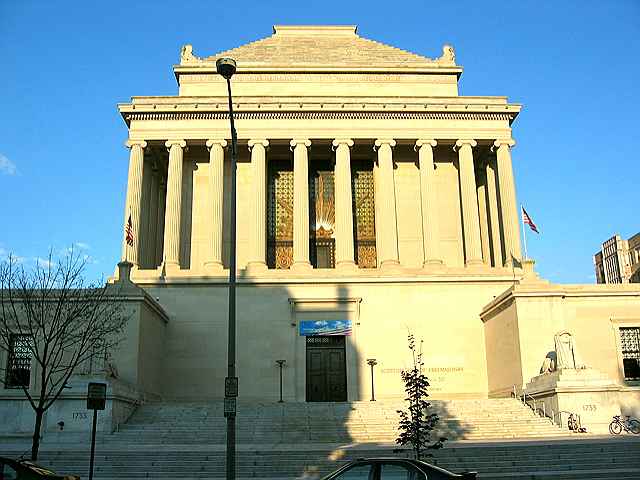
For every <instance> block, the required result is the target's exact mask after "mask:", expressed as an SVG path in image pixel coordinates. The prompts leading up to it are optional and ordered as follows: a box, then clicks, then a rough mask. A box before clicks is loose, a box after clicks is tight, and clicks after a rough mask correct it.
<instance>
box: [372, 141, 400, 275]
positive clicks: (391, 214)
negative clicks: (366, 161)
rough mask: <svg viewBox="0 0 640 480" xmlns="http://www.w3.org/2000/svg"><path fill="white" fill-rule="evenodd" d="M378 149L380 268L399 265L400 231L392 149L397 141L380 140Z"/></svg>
mask: <svg viewBox="0 0 640 480" xmlns="http://www.w3.org/2000/svg"><path fill="white" fill-rule="evenodd" d="M375 146H376V148H377V149H378V178H377V180H376V187H377V188H378V190H377V191H376V192H375V202H376V205H378V208H377V209H376V213H378V214H379V215H380V222H376V226H378V225H380V230H381V231H380V236H379V237H378V240H379V241H380V245H378V246H377V247H376V250H377V253H378V258H379V259H380V261H379V264H380V267H390V266H395V265H399V264H400V262H399V260H398V229H397V220H396V192H395V184H394V180H393V153H392V150H391V149H392V148H393V147H395V146H396V141H395V140H393V139H391V138H385V139H382V138H380V139H378V140H376V143H375Z"/></svg>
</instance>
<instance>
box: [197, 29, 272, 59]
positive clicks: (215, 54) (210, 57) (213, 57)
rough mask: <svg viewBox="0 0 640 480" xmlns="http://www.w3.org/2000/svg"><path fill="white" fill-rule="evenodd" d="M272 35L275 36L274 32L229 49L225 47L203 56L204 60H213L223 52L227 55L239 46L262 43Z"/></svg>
mask: <svg viewBox="0 0 640 480" xmlns="http://www.w3.org/2000/svg"><path fill="white" fill-rule="evenodd" d="M273 37H275V33H274V34H271V35H269V36H268V37H263V38H259V39H258V40H253V41H252V42H249V43H244V44H242V45H239V46H237V47H233V48H229V49H227V50H223V51H221V52H218V53H214V54H213V55H209V56H208V57H204V60H211V59H213V60H215V59H216V58H217V57H219V56H220V55H223V54H227V55H229V54H230V53H231V52H233V51H236V50H238V49H240V48H245V47H249V46H254V45H256V44H258V43H262V42H264V41H266V40H270V39H272V38H273Z"/></svg>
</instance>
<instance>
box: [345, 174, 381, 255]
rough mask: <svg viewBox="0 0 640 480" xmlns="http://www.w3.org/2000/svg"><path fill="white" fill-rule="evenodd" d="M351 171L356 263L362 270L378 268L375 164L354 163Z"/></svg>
mask: <svg viewBox="0 0 640 480" xmlns="http://www.w3.org/2000/svg"><path fill="white" fill-rule="evenodd" d="M351 171H352V174H351V183H352V188H351V191H352V199H353V217H354V219H353V220H354V221H353V228H354V230H355V235H354V238H355V249H356V262H357V263H358V266H359V267H360V268H376V266H377V255H376V226H375V225H376V218H375V189H374V183H373V162H371V161H355V162H352V164H351Z"/></svg>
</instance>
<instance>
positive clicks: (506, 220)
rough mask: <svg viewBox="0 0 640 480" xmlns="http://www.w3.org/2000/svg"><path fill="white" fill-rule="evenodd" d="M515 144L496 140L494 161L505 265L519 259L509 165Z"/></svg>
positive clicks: (508, 265)
mask: <svg viewBox="0 0 640 480" xmlns="http://www.w3.org/2000/svg"><path fill="white" fill-rule="evenodd" d="M515 144H516V142H514V141H513V140H511V139H500V140H496V141H495V142H494V144H493V146H494V147H495V148H497V149H498V150H497V152H496V161H497V166H498V188H499V189H500V209H501V211H502V230H503V234H504V257H505V265H506V266H507V267H511V266H512V265H513V259H514V258H515V259H516V260H517V261H520V259H521V258H522V253H521V250H520V229H519V220H518V208H517V206H516V188H515V183H514V181H513V167H512V165H511V147H513V146H514V145H515Z"/></svg>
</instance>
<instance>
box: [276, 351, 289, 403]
mask: <svg viewBox="0 0 640 480" xmlns="http://www.w3.org/2000/svg"><path fill="white" fill-rule="evenodd" d="M276 363H277V364H278V367H280V400H278V403H284V400H282V368H283V367H284V366H285V364H286V363H287V361H286V360H276Z"/></svg>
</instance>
